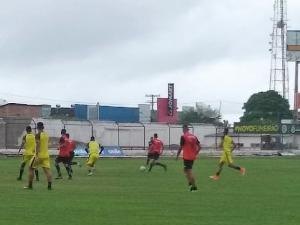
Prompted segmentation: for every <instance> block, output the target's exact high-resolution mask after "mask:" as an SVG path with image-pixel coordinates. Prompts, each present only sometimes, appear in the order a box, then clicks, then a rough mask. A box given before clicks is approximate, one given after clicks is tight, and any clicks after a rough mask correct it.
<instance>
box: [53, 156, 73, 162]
mask: <svg viewBox="0 0 300 225" xmlns="http://www.w3.org/2000/svg"><path fill="white" fill-rule="evenodd" d="M55 162H56V163H61V162H62V163H63V164H69V163H70V157H62V156H57V157H56V159H55Z"/></svg>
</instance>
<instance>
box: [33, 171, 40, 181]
mask: <svg viewBox="0 0 300 225" xmlns="http://www.w3.org/2000/svg"><path fill="white" fill-rule="evenodd" d="M34 173H35V180H36V181H39V180H40V178H39V171H38V170H34Z"/></svg>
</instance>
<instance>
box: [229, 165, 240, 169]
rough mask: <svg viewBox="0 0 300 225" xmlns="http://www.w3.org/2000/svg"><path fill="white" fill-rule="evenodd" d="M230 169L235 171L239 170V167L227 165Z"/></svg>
mask: <svg viewBox="0 0 300 225" xmlns="http://www.w3.org/2000/svg"><path fill="white" fill-rule="evenodd" d="M228 166H229V167H230V168H232V169H235V170H241V167H239V166H235V165H232V164H231V165H228Z"/></svg>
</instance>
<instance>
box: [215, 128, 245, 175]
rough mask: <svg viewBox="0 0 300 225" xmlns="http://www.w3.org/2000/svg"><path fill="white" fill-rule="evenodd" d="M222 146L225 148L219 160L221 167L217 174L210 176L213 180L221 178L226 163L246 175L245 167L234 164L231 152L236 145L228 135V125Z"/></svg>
mask: <svg viewBox="0 0 300 225" xmlns="http://www.w3.org/2000/svg"><path fill="white" fill-rule="evenodd" d="M220 147H221V148H222V149H223V153H222V156H221V159H220V161H219V169H218V171H217V172H216V174H215V175H213V176H210V177H209V178H211V179H213V180H219V179H220V174H221V172H222V169H223V166H224V164H225V163H226V164H227V165H228V167H230V168H232V169H235V170H239V171H240V173H241V174H242V175H245V173H246V169H245V168H243V167H239V166H236V165H234V164H233V160H232V156H231V152H232V151H233V150H234V149H235V147H236V145H235V143H234V142H233V140H232V138H231V137H230V136H229V135H228V128H227V127H226V128H225V129H224V136H223V138H222V141H221V144H220Z"/></svg>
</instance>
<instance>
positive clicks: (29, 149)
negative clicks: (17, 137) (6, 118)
mask: <svg viewBox="0 0 300 225" xmlns="http://www.w3.org/2000/svg"><path fill="white" fill-rule="evenodd" d="M23 141H24V150H25V151H24V153H23V155H34V153H35V146H36V145H35V136H34V135H33V134H32V133H28V134H26V135H25V136H24V137H23Z"/></svg>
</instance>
